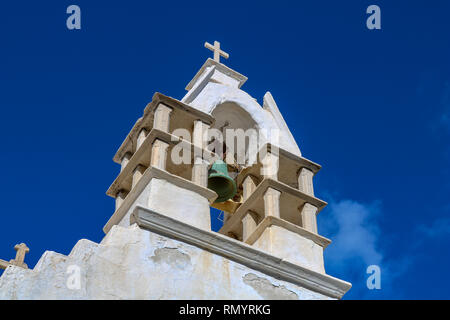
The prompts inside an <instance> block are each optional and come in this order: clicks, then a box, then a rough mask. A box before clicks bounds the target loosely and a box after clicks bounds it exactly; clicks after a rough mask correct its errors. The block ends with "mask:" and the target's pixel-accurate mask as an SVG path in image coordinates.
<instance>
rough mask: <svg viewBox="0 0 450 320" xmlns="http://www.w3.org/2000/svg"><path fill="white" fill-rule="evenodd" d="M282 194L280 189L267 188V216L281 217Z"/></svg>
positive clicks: (265, 210)
mask: <svg viewBox="0 0 450 320" xmlns="http://www.w3.org/2000/svg"><path fill="white" fill-rule="evenodd" d="M280 195H281V192H280V191H278V190H276V189H273V188H267V191H266V193H264V216H265V217H268V216H273V217H277V218H280Z"/></svg>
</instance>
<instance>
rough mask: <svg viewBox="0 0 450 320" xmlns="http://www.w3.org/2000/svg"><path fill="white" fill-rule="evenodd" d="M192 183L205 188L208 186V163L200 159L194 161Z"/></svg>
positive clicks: (196, 158)
mask: <svg viewBox="0 0 450 320" xmlns="http://www.w3.org/2000/svg"><path fill="white" fill-rule="evenodd" d="M192 182H194V183H195V184H198V185H200V186H202V187H205V188H206V187H207V186H208V162H207V161H206V160H204V159H202V158H201V157H195V159H194V165H193V166H192Z"/></svg>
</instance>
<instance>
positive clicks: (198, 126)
mask: <svg viewBox="0 0 450 320" xmlns="http://www.w3.org/2000/svg"><path fill="white" fill-rule="evenodd" d="M209 128H210V126H209V124H206V123H204V122H203V121H201V120H195V121H194V129H193V132H192V143H193V144H194V145H195V146H197V147H199V148H202V149H205V148H206V145H207V132H208V129H209ZM199 156H202V155H199Z"/></svg>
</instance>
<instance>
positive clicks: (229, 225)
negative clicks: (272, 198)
mask: <svg viewBox="0 0 450 320" xmlns="http://www.w3.org/2000/svg"><path fill="white" fill-rule="evenodd" d="M269 187H270V188H274V189H276V190H278V191H280V192H281V198H280V203H281V204H283V206H286V208H300V207H301V206H302V205H303V204H304V203H306V202H308V203H310V204H312V205H313V206H315V207H316V208H317V213H319V211H320V210H322V209H323V208H324V207H325V206H326V205H327V203H326V202H325V201H322V200H320V199H318V198H316V197H313V196H310V195H308V194H306V193H304V192H302V191H300V190H298V189H295V188H292V187H290V186H288V185H286V184H284V183H282V182H280V181H277V180H273V179H270V178H266V179H264V180H263V181H262V182H261V183H260V184H258V186H257V187H256V189H255V191H254V192H253V193H252V194H251V195H250V197H249V198H248V199H247V200H246V201H245V202H244V203H243V204H242V205H241V206H240V207H239V208H238V209H237V210H236V212H235V213H233V215H232V216H231V217H230V219H229V220H228V221H227V222H226V223H225V224H224V225H223V227H222V228H221V229H220V231H219V232H220V233H222V234H228V232H233V233H235V234H236V235H240V233H241V232H240V231H239V230H238V229H239V227H240V223H241V221H242V218H243V217H244V216H245V214H246V213H247V212H248V211H253V212H255V213H256V214H258V216H259V217H261V220H262V219H263V218H264V193H265V192H266V190H267V189H268V188H269ZM283 206H282V207H281V208H280V212H281V215H282V217H281V218H282V219H283V220H289V219H291V220H295V219H296V218H297V216H298V219H300V211H298V210H297V211H298V212H297V211H294V212H293V213H292V212H291V216H289V217H287V218H286V217H283V214H284V213H285V211H287V210H286V208H285V207H283ZM294 215H295V216H294Z"/></svg>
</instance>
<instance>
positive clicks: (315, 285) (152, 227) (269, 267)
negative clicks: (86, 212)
mask: <svg viewBox="0 0 450 320" xmlns="http://www.w3.org/2000/svg"><path fill="white" fill-rule="evenodd" d="M130 222H131V223H132V224H133V223H136V224H137V225H138V226H139V227H140V228H142V229H145V230H149V231H153V232H156V233H158V234H162V235H165V236H168V237H171V238H175V239H177V240H181V241H183V242H186V243H189V244H191V245H194V246H196V247H199V248H202V249H205V250H208V251H209V252H212V253H214V254H217V255H220V256H223V257H225V258H228V259H230V260H233V261H235V262H237V263H240V264H243V265H246V266H248V267H250V268H253V269H254V270H257V271H260V272H263V273H265V274H267V275H270V276H274V277H276V278H278V279H281V280H284V281H288V282H291V283H294V284H297V285H299V286H301V287H304V288H306V289H309V290H312V291H315V292H318V293H321V294H324V295H326V296H328V297H331V298H335V299H340V298H342V296H343V295H344V294H345V293H346V292H347V291H348V290H349V289H350V288H351V284H350V283H348V282H346V281H342V280H339V279H337V278H334V277H331V276H329V275H325V274H320V273H318V272H315V271H312V270H309V269H306V268H304V267H301V266H299V265H296V264H293V263H291V262H288V261H286V260H283V259H281V258H278V257H275V256H273V255H270V254H268V253H265V252H264V251H261V250H258V249H256V248H253V247H251V246H249V245H248V244H245V243H243V242H240V241H237V240H234V239H231V238H229V237H226V236H224V235H221V234H219V233H216V232H212V231H205V230H201V229H199V228H196V227H194V226H191V225H188V224H185V223H183V222H180V221H177V220H174V219H172V218H170V217H167V216H164V215H161V214H159V213H157V212H154V211H151V210H148V209H145V208H143V207H140V206H137V207H136V208H135V210H134V211H133V214H132V215H131V217H130Z"/></svg>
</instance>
